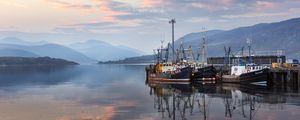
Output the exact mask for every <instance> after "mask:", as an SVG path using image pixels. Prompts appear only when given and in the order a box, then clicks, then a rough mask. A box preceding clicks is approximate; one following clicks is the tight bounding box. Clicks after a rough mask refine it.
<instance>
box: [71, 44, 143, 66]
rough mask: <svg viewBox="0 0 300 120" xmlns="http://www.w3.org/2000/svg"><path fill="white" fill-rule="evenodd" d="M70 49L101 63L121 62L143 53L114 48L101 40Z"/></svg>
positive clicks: (130, 49)
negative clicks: (109, 61) (120, 60)
mask: <svg viewBox="0 0 300 120" xmlns="http://www.w3.org/2000/svg"><path fill="white" fill-rule="evenodd" d="M70 47H71V48H72V49H74V50H77V51H80V52H81V53H83V54H85V55H86V56H88V57H90V58H93V59H96V60H99V61H108V60H119V59H124V58H126V57H133V56H139V55H141V54H142V52H140V51H138V50H136V49H133V48H129V47H126V46H114V45H111V44H109V43H106V42H103V41H99V40H88V41H86V42H81V43H75V44H71V45H70Z"/></svg>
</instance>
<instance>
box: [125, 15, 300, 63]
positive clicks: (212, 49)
mask: <svg viewBox="0 0 300 120" xmlns="http://www.w3.org/2000/svg"><path fill="white" fill-rule="evenodd" d="M203 35H204V34H203V32H197V33H190V34H187V35H185V36H183V37H181V38H179V39H178V40H176V41H175V48H178V47H179V45H180V43H181V41H182V40H183V43H184V46H185V48H187V47H188V46H190V45H191V46H192V47H193V50H194V54H195V55H196V54H197V53H199V52H200V47H201V45H202V37H203ZM205 36H206V43H207V51H208V56H224V54H225V52H224V46H226V47H231V48H232V51H234V52H235V51H239V50H241V48H242V47H245V51H246V49H247V43H246V40H247V38H250V39H252V47H253V50H254V52H255V51H276V50H284V51H285V55H286V56H287V58H295V59H300V47H299V46H300V18H294V19H290V20H286V21H281V22H275V23H261V24H256V25H253V26H248V27H239V28H236V29H232V30H226V31H222V30H211V31H206V32H205ZM150 56H151V55H150ZM134 58H135V59H137V58H138V59H145V56H139V57H134ZM147 58H149V59H150V58H151V57H149V56H147ZM152 58H153V57H152ZM128 59H129V60H130V59H131V58H127V59H125V60H126V62H129V61H128ZM121 61H122V60H121ZM121 61H120V62H121ZM122 62H123V61H122Z"/></svg>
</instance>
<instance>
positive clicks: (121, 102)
mask: <svg viewBox="0 0 300 120" xmlns="http://www.w3.org/2000/svg"><path fill="white" fill-rule="evenodd" d="M144 67H145V66H143V65H86V66H84V65H81V66H70V67H4V68H3V67H2V68H0V108H1V109H0V120H123V119H126V120H135V119H138V120H140V119H145V120H152V119H155V120H160V119H164V120H166V119H178V120H181V119H197V120H199V119H203V120H204V119H207V120H224V119H233V120H241V119H245V120H247V119H254V120H282V119H285V120H287V119H291V120H299V118H300V94H299V92H298V91H300V90H290V89H289V88H282V89H271V88H267V87H264V86H257V85H247V86H240V85H233V84H223V85H213V84H205V85H203V84H196V85H189V84H185V85H179V84H153V83H149V84H146V81H145V78H146V77H145V70H144Z"/></svg>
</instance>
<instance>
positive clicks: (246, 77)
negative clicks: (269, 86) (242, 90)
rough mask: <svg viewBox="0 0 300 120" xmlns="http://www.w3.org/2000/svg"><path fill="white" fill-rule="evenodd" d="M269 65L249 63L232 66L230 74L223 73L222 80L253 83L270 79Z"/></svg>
mask: <svg viewBox="0 0 300 120" xmlns="http://www.w3.org/2000/svg"><path fill="white" fill-rule="evenodd" d="M268 70H269V67H267V66H259V65H255V64H248V65H244V66H242V65H241V66H232V67H231V74H230V75H223V76H222V82H228V83H253V82H261V81H266V80H267V79H268Z"/></svg>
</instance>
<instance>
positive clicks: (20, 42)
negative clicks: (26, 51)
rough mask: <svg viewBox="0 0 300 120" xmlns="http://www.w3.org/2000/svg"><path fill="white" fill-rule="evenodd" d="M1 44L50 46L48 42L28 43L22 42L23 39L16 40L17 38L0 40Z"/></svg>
mask: <svg viewBox="0 0 300 120" xmlns="http://www.w3.org/2000/svg"><path fill="white" fill-rule="evenodd" d="M0 43H4V44H16V45H29V46H32V45H43V44H48V42H46V41H39V42H27V41H24V40H21V39H19V38H16V37H6V38H3V39H0Z"/></svg>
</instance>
